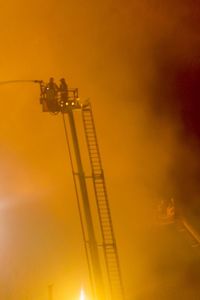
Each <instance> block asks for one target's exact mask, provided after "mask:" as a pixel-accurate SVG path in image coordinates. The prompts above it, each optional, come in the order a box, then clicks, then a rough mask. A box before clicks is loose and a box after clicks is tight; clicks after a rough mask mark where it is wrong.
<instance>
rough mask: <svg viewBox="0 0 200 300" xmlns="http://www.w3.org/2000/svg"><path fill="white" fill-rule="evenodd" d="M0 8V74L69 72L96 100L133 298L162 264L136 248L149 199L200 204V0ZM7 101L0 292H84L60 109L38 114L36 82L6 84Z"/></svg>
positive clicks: (12, 295)
mask: <svg viewBox="0 0 200 300" xmlns="http://www.w3.org/2000/svg"><path fill="white" fill-rule="evenodd" d="M0 8H1V9H0V16H1V17H0V28H1V29H0V31H1V44H0V54H1V55H0V68H1V72H0V81H5V80H16V79H18V80H21V79H22V80H23V79H25V80H26V79H42V80H44V81H48V79H49V77H52V76H53V77H55V79H56V80H57V81H58V80H59V79H60V78H61V77H65V78H66V80H67V81H68V84H69V86H71V87H78V88H79V92H80V99H81V100H82V101H84V100H85V99H87V98H90V99H91V102H92V106H93V111H94V116H95V124H96V129H97V134H98V140H99V145H100V149H101V154H102V158H103V165H104V169H105V175H106V182H107V186H108V193H109V199H110V205H111V210H112V215H113V224H114V227H115V231H116V237H117V242H118V247H119V253H120V258H121V265H122V271H123V276H124V281H125V288H126V290H127V296H128V299H133V297H134V296H136V295H139V294H140V292H141V290H142V289H143V282H142V280H141V281H140V280H139V278H142V277H143V275H144V274H145V276H147V277H148V276H150V273H149V272H150V271H148V272H147V270H150V269H151V268H150V267H151V264H152V263H153V261H154V259H152V261H151V260H150V261H147V260H143V258H142V253H140V251H139V250H138V248H137V245H138V244H140V243H141V244H142V237H143V236H145V235H146V230H147V228H148V227H149V224H150V223H151V222H152V220H151V214H150V211H151V209H152V203H155V201H157V200H159V199H161V198H168V197H172V196H173V197H174V198H175V199H177V201H178V202H179V203H181V204H184V205H186V207H187V208H189V209H190V210H191V214H193V211H194V209H196V208H198V197H199V193H200V191H199V184H198V181H199V178H200V164H199V162H198V157H199V150H200V149H199V139H200V125H199V121H198V120H199V118H198V115H199V95H200V92H199V75H200V60H199V50H200V40H199V26H198V23H199V15H200V6H199V4H198V2H197V1H186V0H185V1H178V0H176V1H167V2H165V3H161V2H160V1H155V0H154V1H153V0H152V1H145V0H143V1H128V0H126V1H123V2H122V1H121V0H117V1H111V0H109V1H91V0H86V1H82V0H78V1H71V0H69V1H63V0H58V1H54V0H50V1H48V2H46V1H38V0H36V1H29V2H28V3H27V2H26V1H24V0H19V1H12V0H9V1H7V2H2V3H1V7H0ZM0 99H1V118H0V154H1V155H0V161H1V170H0V181H1V184H0V186H1V189H0V208H1V218H0V226H1V227H0V241H1V243H0V258H1V272H0V277H1V287H0V294H1V298H2V299H5V300H6V299H10V300H14V299H15V300H18V299H21V300H22V299H35V298H37V299H38V300H40V299H44V297H46V298H47V286H48V284H51V283H53V284H54V290H55V295H56V296H58V297H60V298H59V299H61V300H62V299H66V298H73V299H77V298H78V295H79V291H80V288H81V286H84V287H85V288H86V290H87V289H89V287H88V286H89V284H88V275H87V266H86V261H85V254H84V247H83V241H82V234H81V230H80V222H79V216H78V211H77V206H76V201H75V192H74V185H73V180H72V175H71V169H70V161H69V156H68V152H67V149H66V142H65V139H64V132H63V125H62V120H61V117H60V116H51V115H48V114H44V113H42V112H41V107H40V104H39V87H38V86H37V85H35V86H34V85H33V84H28V83H27V84H13V85H0ZM188 199H190V200H189V201H188ZM143 252H144V257H145V251H143ZM144 261H145V263H144ZM27 297H28V298H27ZM31 297H32V298H31ZM34 297H35V298H34Z"/></svg>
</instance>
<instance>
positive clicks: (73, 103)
mask: <svg viewBox="0 0 200 300" xmlns="http://www.w3.org/2000/svg"><path fill="white" fill-rule="evenodd" d="M38 83H39V84H40V90H41V95H40V104H41V105H42V110H43V112H49V113H51V114H54V115H56V114H59V113H61V115H62V119H63V124H64V130H65V135H66V140H67V145H68V150H69V156H70V161H71V167H72V175H73V180H74V184H75V190H76V196H77V203H78V210H79V216H80V221H81V228H82V233H83V239H84V247H85V252H86V258H87V264H88V270H89V278H90V282H91V290H92V295H93V300H124V299H125V298H124V288H123V283H122V276H121V270H120V264H119V256H118V251H117V245H116V239H115V234H114V229H113V223H112V218H111V211H110V206H109V201H108V194H107V188H106V182H105V177H104V171H103V167H102V160H101V156H100V151H99V145H98V141H97V134H96V129H95V122H94V117H93V112H92V106H91V103H90V102H89V101H85V102H84V103H81V102H80V100H79V97H78V89H77V88H72V89H71V88H68V86H67V83H66V82H65V80H64V79H61V85H60V87H58V86H57V85H56V83H55V82H54V80H53V78H51V79H50V81H49V83H44V82H43V81H38ZM77 111H79V114H81V120H82V125H83V126H82V127H83V132H84V140H85V144H86V148H87V155H88V161H89V165H90V174H86V172H85V169H84V161H83V159H82V155H81V142H80V137H79V132H78V130H77V124H76V112H77ZM66 117H68V123H67V122H66ZM67 124H68V126H67ZM69 131H70V137H71V138H69ZM82 138H83V137H81V139H82ZM73 158H74V159H73ZM74 160H75V162H74ZM91 186H92V187H93V193H92V194H91V192H90V189H91ZM91 198H94V199H91ZM92 201H93V202H94V203H95V209H96V215H95V217H94V215H93V214H94V212H93V210H94V208H92V204H91V202H92ZM97 223H98V228H99V232H100V234H98V233H97V229H96V226H97V225H96V224H97Z"/></svg>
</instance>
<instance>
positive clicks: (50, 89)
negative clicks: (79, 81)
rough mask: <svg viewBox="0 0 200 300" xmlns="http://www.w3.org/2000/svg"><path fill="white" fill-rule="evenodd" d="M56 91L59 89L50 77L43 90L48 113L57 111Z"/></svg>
mask: <svg viewBox="0 0 200 300" xmlns="http://www.w3.org/2000/svg"><path fill="white" fill-rule="evenodd" d="M58 90H59V89H58V86H57V84H56V83H55V82H54V78H53V77H51V78H50V79H49V82H48V84H47V85H46V89H45V93H46V101H47V106H48V108H49V110H50V111H57V109H58V99H57V96H58Z"/></svg>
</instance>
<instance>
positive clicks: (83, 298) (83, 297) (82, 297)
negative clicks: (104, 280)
mask: <svg viewBox="0 0 200 300" xmlns="http://www.w3.org/2000/svg"><path fill="white" fill-rule="evenodd" d="M80 300H86V297H85V292H84V290H83V289H81V292H80Z"/></svg>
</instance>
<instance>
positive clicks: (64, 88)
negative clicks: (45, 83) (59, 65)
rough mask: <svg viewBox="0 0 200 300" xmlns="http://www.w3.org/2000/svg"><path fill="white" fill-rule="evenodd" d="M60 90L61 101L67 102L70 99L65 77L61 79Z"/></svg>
mask: <svg viewBox="0 0 200 300" xmlns="http://www.w3.org/2000/svg"><path fill="white" fill-rule="evenodd" d="M59 91H60V100H61V103H63V104H65V103H66V102H67V101H68V85H67V83H66V81H65V79H64V78H61V79H60V87H59Z"/></svg>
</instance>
